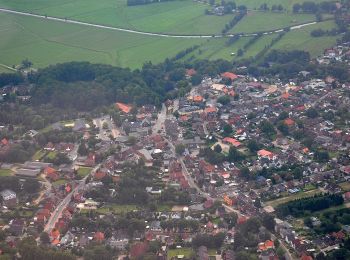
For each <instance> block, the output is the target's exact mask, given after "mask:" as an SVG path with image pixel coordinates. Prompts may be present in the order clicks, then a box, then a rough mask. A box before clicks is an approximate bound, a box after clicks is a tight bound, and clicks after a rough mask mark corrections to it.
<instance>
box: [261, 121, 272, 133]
mask: <svg viewBox="0 0 350 260" xmlns="http://www.w3.org/2000/svg"><path fill="white" fill-rule="evenodd" d="M259 128H260V130H261V131H262V132H263V133H265V134H267V135H274V134H276V130H275V128H274V126H273V125H272V124H271V123H270V122H269V121H267V120H263V121H262V122H261V123H260V127H259Z"/></svg>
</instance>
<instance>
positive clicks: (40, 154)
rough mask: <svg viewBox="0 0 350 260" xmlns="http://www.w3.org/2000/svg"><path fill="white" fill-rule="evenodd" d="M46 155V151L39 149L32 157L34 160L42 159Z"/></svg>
mask: <svg viewBox="0 0 350 260" xmlns="http://www.w3.org/2000/svg"><path fill="white" fill-rule="evenodd" d="M45 155H46V151H44V150H39V151H37V152H36V153H35V154H34V155H33V156H32V159H33V160H34V161H40V160H41V159H42V158H43V157H44V156H45Z"/></svg>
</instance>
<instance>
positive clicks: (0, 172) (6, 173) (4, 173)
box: [0, 169, 13, 177]
mask: <svg viewBox="0 0 350 260" xmlns="http://www.w3.org/2000/svg"><path fill="white" fill-rule="evenodd" d="M12 174H13V171H12V170H10V169H0V177H5V176H11V175H12Z"/></svg>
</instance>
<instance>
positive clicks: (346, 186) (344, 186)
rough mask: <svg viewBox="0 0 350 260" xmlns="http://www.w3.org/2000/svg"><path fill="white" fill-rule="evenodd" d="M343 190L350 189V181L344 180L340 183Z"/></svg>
mask: <svg viewBox="0 0 350 260" xmlns="http://www.w3.org/2000/svg"><path fill="white" fill-rule="evenodd" d="M338 185H339V186H340V188H341V189H342V190H343V191H350V182H347V181H345V182H342V183H339V184H338Z"/></svg>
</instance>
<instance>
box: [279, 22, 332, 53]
mask: <svg viewBox="0 0 350 260" xmlns="http://www.w3.org/2000/svg"><path fill="white" fill-rule="evenodd" d="M334 27H335V23H334V21H325V22H322V23H318V24H315V25H310V26H307V27H304V28H301V29H299V30H293V31H290V32H288V33H287V35H285V36H284V37H283V38H282V39H281V40H280V41H279V42H277V43H276V45H274V46H273V49H281V50H293V49H299V50H305V51H308V52H310V54H311V56H313V57H315V56H316V55H319V54H320V53H323V51H324V49H325V48H327V47H330V46H332V45H334V44H336V41H337V37H336V36H324V37H317V38H315V37H311V36H310V32H311V31H312V30H315V29H319V28H322V29H323V30H327V29H332V28H334Z"/></svg>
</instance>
